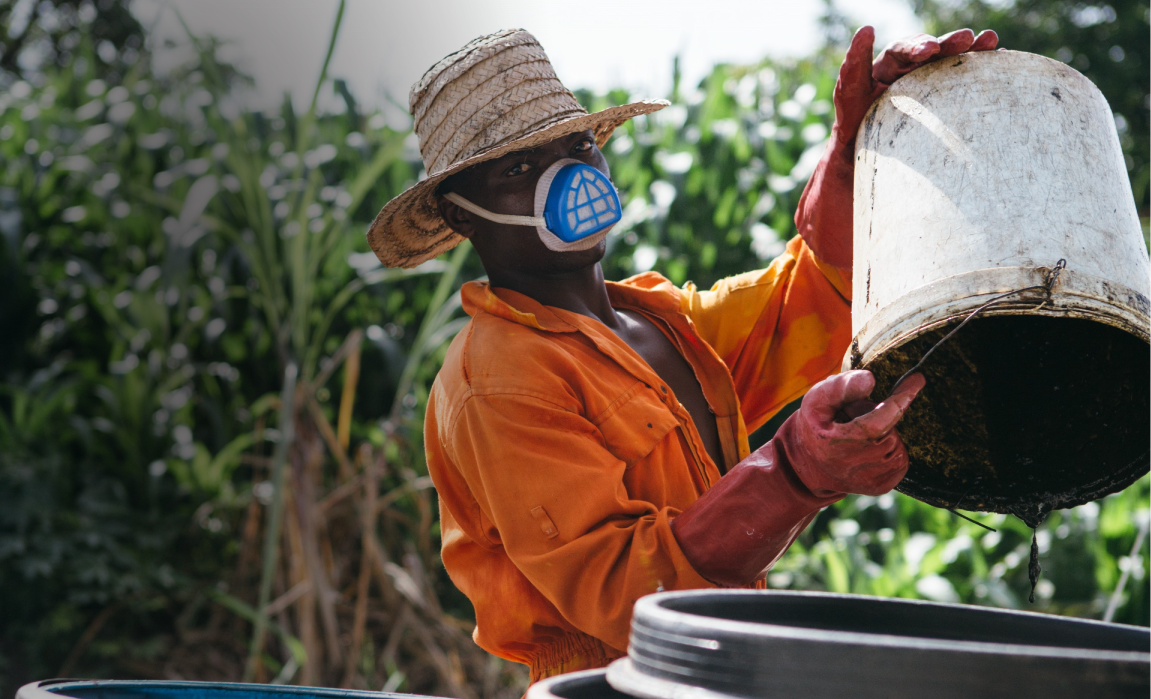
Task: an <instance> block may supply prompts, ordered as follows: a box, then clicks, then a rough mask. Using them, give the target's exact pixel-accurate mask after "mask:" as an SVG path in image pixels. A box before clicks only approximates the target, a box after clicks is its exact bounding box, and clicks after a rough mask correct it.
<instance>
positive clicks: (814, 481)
mask: <svg viewBox="0 0 1151 699" xmlns="http://www.w3.org/2000/svg"><path fill="white" fill-rule="evenodd" d="M926 383H927V381H926V380H925V379H924V378H923V374H912V375H911V376H909V377H907V379H906V380H905V381H904V382H903V383H902V384H900V385H899V387H898V388H897V389H896V391H895V393H893V394H892V395H891V397H890V398H888V399H887V400H885V401H883V402H882V403H879V404H878V405H876V404H875V403H873V402H871V401H870V400H868V395H870V394H871V391H872V389H874V388H875V377H874V376H872V375H871V372H870V371H865V370H862V369H857V370H854V371H848V372H844V373H842V374H836V375H835V376H832V377H830V378H827V379H825V380H823V381H820V382H819V383H817V384H816V385H815V386H813V387H812V389H811V390H810V391H808V392H807V395H805V396H804V397H803V403H801V404H800V407H799V410H797V411H796V412H795V414H794V415H792V416H791V417H789V418H788V419H787V420H786V421H784V423H783V425H782V426H780V428H779V431H778V432H777V433H776V435H775V439H776V440H779V441H780V443H781V444H782V446H783V449H784V451H785V453H786V454H787V461H788V463H789V464H791V468H792V469H793V470H794V471H795V473H796V475H797V476H799V479H800V480H801V481H803V484H804V485H805V486H807V488H808V489H809V490H810V491H811V492H812V494H813V495H815V496H816V497H823V498H826V497H834V496H836V495H840V494H842V493H859V494H860V495H882V494H883V493H886V492H887V491H889V490H891V489H892V488H894V487H895V486H896V485H898V484H899V481H901V480H903V476H904V475H906V473H907V449H906V448H905V447H904V446H903V440H901V439H900V438H899V433H898V432H896V431H895V425H896V424H897V423H898V422H899V419H900V418H902V417H903V413H904V412H906V411H907V407H908V406H909V405H911V401H913V400H915V396H916V395H918V394H919V391H920V390H921V389H922V388H923V386H924V384H926Z"/></svg>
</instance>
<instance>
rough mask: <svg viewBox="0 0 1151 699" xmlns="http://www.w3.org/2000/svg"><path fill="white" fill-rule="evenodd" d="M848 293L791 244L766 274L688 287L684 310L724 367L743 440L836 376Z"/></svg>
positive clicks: (846, 331) (798, 242) (846, 336)
mask: <svg viewBox="0 0 1151 699" xmlns="http://www.w3.org/2000/svg"><path fill="white" fill-rule="evenodd" d="M850 299H851V285H850V280H849V279H847V278H846V275H845V274H843V273H841V272H840V271H839V270H837V269H836V268H835V267H832V266H830V265H827V264H825V263H823V262H821V261H819V260H818V259H817V258H816V257H815V255H814V254H813V253H812V251H811V249H810V248H808V247H807V244H806V243H804V241H803V238H801V237H799V236H796V237H795V238H792V240H791V242H789V243H788V245H787V250H786V252H784V254H782V255H780V256H779V257H777V258H776V259H775V260H774V261H773V262H772V263H771V265H770V266H768V267H767V269H762V270H757V271H754V272H747V273H745V274H740V275H736V276H734V277H728V278H727V279H723V280H720V281H719V282H717V283H716V284H715V286H713V287H712V288H711V289H710V290H708V291H702V292H701V291H696V290H695V288H694V287H691V286H688V287H686V288H685V290H684V292H683V305H684V310H685V312H686V313H687V315H688V317H690V318H691V320H692V322H693V323H694V324H695V327H696V330H697V331H698V332H699V334H700V336H701V337H703V339H704V340H705V341H707V342H708V344H710V345H711V346H712V347H713V348H714V349H715V351H716V353H717V354H718V355H719V356H720V358H721V359H722V360H723V361H724V363H726V364H727V367H728V369H729V370H730V371H731V375H732V378H733V379H734V381H735V389H736V392H737V394H738V395H739V400H740V407H741V409H742V412H743V419H744V422H745V423H747V429H748V432H752V431H754V430H756V429H758V428H759V427H761V426H762V425H763V424H764V423H765V422H767V421H768V420H769V419H771V416H772V415H774V414H775V413H777V412H779V410H780V408H782V407H783V406H785V405H787V404H788V403H790V402H791V401H793V400H795V399H796V398H798V397H800V396H802V395H803V394H804V393H806V392H807V389H809V388H810V387H811V386H812V385H813V384H815V383H818V382H819V381H822V380H823V379H825V378H827V377H828V376H830V375H831V374H834V373H836V372H838V371H839V366H840V363H841V362H842V360H843V355H844V353H845V352H846V351H847V347H848V345H849V344H850V342H851V301H850Z"/></svg>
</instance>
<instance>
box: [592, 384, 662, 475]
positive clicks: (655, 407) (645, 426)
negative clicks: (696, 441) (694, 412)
mask: <svg viewBox="0 0 1151 699" xmlns="http://www.w3.org/2000/svg"><path fill="white" fill-rule="evenodd" d="M595 425H596V427H598V428H599V431H600V434H602V435H603V438H604V442H605V443H606V444H607V449H608V451H610V452H611V453H612V454H614V455H615V457H616V458H617V459H619V460H620V461H623V462H624V463H626V464H627V467H628V468H629V469H630V468H631V467H632V466H634V465H635V464H636V462H637V461H639V460H640V459H642V458H643V457H645V456H647V455H648V454H650V453H651V450H652V449H654V448H655V445H657V444H659V443H660V441H661V440H663V438H664V437H666V436H667V433H668V432H671V431H672V430H674V429H675V428H676V427H678V426H679V421H678V420H676V419H675V415H673V414H672V413H671V411H670V410H669V409H668V408H667V406H666V405H664V403H663V401H661V400H660V399H659V395H658V394H656V392H655V391H654V390H652V389H651V388H648V387H647V386H646V385H645V384H643V383H642V382H639V381H637V382H636V383H635V385H633V386H632V387H631V388H629V389H628V390H627V391H625V392H624V394H623V395H621V396H620V397H619V398H617V399H616V400H615V402H614V403H613V404H612V406H611V407H609V408H608V409H607V410H605V411H603V413H602V414H601V415H600V416H599V417H597V418H596V421H595Z"/></svg>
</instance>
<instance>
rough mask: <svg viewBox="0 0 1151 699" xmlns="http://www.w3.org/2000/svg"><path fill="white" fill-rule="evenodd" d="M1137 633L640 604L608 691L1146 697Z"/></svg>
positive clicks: (814, 604)
mask: <svg viewBox="0 0 1151 699" xmlns="http://www.w3.org/2000/svg"><path fill="white" fill-rule="evenodd" d="M1149 677H1151V632H1149V631H1148V629H1146V628H1142V627H1135V626H1127V625H1123V624H1108V623H1103V622H1099V621H1090V620H1085V619H1072V618H1068V617H1059V616H1053V615H1049V614H1035V613H1030V612H1017V611H1011V610H1003V609H992V608H988V607H975V606H967V605H953V604H937V603H932V602H921V601H915V600H904V599H885V598H878V597H865V596H861V595H837V594H828V593H815V592H784V591H756V590H725V591H688V592H668V593H664V594H656V595H651V596H648V597H644V598H642V599H640V600H639V602H637V603H636V606H635V613H634V615H633V617H632V631H631V643H630V646H629V649H628V656H627V657H626V658H621V659H620V660H617V661H616V662H615V663H613V664H612V665H611V666H610V667H609V668H608V673H607V679H608V682H610V683H611V685H612V686H613V687H615V688H616V689H617V690H620V691H622V692H624V693H626V694H629V695H632V696H635V697H642V698H645V699H684V698H686V697H695V698H699V699H705V698H710V699H721V698H722V697H753V698H760V697H762V698H765V699H766V698H776V697H778V698H780V699H800V698H803V699H816V698H823V697H839V698H846V697H860V698H864V697H866V698H872V697H874V698H876V699H878V698H880V697H882V698H884V699H927V698H932V699H940V698H951V697H955V698H957V699H958V698H959V697H964V698H967V697H1008V698H1010V699H1024V698H1026V697H1035V698H1036V699H1063V698H1067V699H1071V698H1072V697H1074V698H1075V699H1103V698H1105V697H1108V698H1109V697H1139V698H1140V699H1146V698H1147V697H1148V696H1151V680H1149Z"/></svg>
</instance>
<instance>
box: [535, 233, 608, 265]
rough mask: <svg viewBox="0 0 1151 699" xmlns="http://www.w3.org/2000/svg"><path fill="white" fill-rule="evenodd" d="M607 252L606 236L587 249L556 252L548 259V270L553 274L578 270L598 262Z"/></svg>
mask: <svg viewBox="0 0 1151 699" xmlns="http://www.w3.org/2000/svg"><path fill="white" fill-rule="evenodd" d="M605 254H607V236H604V237H603V238H602V239H600V241H599V242H598V243H596V244H595V245H593V246H592V247H590V248H588V249H587V250H569V251H567V252H557V253H554V254H553V255H551V256H550V259H549V260H548V262H549V264H548V267H549V271H550V272H552V273H554V274H563V273H567V272H578V271H579V270H581V269H584V268H586V267H591V266H592V265H594V264H596V263H598V262H599V261H600V260H602V259H603V258H604V255H605Z"/></svg>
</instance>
